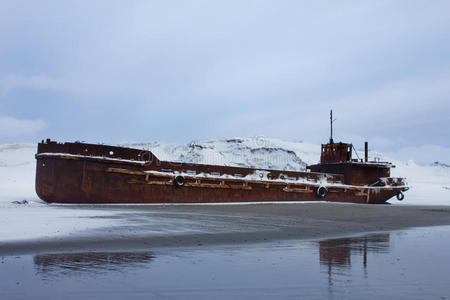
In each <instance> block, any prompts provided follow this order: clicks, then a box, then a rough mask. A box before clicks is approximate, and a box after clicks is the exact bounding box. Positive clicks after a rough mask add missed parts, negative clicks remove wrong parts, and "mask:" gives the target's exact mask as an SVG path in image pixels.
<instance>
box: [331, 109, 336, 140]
mask: <svg viewBox="0 0 450 300" xmlns="http://www.w3.org/2000/svg"><path fill="white" fill-rule="evenodd" d="M334 121H336V119H334V120H333V110H332V109H331V110H330V125H331V126H330V127H331V134H330V144H334V141H333V122H334Z"/></svg>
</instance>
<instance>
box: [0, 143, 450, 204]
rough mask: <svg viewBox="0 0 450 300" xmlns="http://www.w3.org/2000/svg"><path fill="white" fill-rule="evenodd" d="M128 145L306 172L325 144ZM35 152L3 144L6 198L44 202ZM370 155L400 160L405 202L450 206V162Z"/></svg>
mask: <svg viewBox="0 0 450 300" xmlns="http://www.w3.org/2000/svg"><path fill="white" fill-rule="evenodd" d="M122 146H127V147H133V148H140V149H146V150H150V151H152V152H153V153H154V154H155V155H156V156H157V157H158V158H159V159H160V160H169V161H178V162H189V163H202V164H219V165H227V166H240V167H252V168H269V169H280V170H293V171H303V170H305V168H306V166H307V165H309V164H315V163H317V162H318V161H319V158H320V145H316V144H311V143H305V142H288V141H282V140H277V139H271V138H265V137H256V138H231V139H221V140H208V141H193V142H191V143H188V144H186V145H177V144H169V143H161V142H149V143H126V144H122ZM35 153H36V144H0V202H5V201H6V202H8V203H10V202H12V201H15V200H19V201H21V200H24V199H26V200H36V201H39V200H38V199H37V196H36V194H35V192H34V179H35V158H34V155H35ZM357 156H359V157H361V158H362V157H363V156H364V155H363V152H362V151H361V149H358V151H357V153H354V157H357ZM369 159H376V160H380V161H390V162H392V163H393V164H394V165H396V167H395V168H393V169H392V171H391V175H392V176H394V177H406V178H407V180H408V182H409V184H410V186H411V190H410V191H407V192H406V194H405V196H406V197H405V200H404V201H403V202H402V204H403V203H404V204H449V205H450V167H449V166H448V165H446V164H442V163H438V162H437V163H434V164H431V165H419V164H416V163H415V162H414V161H399V160H397V161H396V160H392V159H390V158H389V157H385V156H384V155H383V154H382V153H379V152H376V151H369ZM390 202H392V203H399V202H398V201H396V200H391V201H390Z"/></svg>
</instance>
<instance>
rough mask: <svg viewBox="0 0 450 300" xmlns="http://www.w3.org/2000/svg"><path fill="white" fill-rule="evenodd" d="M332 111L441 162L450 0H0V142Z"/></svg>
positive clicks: (162, 132) (447, 121)
mask: <svg viewBox="0 0 450 300" xmlns="http://www.w3.org/2000/svg"><path fill="white" fill-rule="evenodd" d="M330 109H333V110H334V114H335V117H336V119H337V120H336V123H335V140H342V141H347V142H354V143H355V144H361V143H362V142H363V141H364V140H366V139H367V140H368V141H369V143H370V146H371V148H375V149H378V150H380V151H385V152H394V151H396V149H398V148H399V149H400V148H401V149H402V151H403V152H402V155H404V156H405V157H404V158H406V159H408V157H407V156H408V155H409V153H413V152H414V151H416V152H418V153H419V154H417V153H416V154H417V155H420V153H422V152H423V151H425V152H427V155H431V156H432V157H431V158H430V159H432V160H438V159H441V160H444V161H446V162H450V152H449V149H450V133H449V127H450V115H449V114H450V1H438V0H433V1H412V0H405V1H401V0H396V1H392V0H390V1H380V0H373V1H283V0H273V1H244V0H239V1H232V0H226V1H209V0H208V1H188V0H185V1H167V0H165V1H17V0H14V1H7V0H6V1H5V0H2V1H0V142H18V141H31V142H36V141H39V140H40V139H43V138H46V137H50V138H52V139H57V140H59V141H73V140H84V141H89V142H106V143H117V142H124V141H155V140H156V141H165V142H175V143H184V142H188V141H190V140H195V139H215V138H224V137H233V136H247V137H251V136H256V135H264V136H269V137H274V138H280V139H285V140H292V141H299V140H302V141H308V142H314V143H322V142H326V141H327V139H328V137H329V110H330ZM405 149H406V150H405ZM408 149H410V150H408ZM418 149H419V150H418ZM420 149H422V150H420ZM430 153H431V154H430ZM416 154H414V155H416ZM411 155H412V154H411ZM417 155H416V156H417ZM411 158H413V157H411Z"/></svg>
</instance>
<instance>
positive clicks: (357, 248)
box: [319, 233, 389, 271]
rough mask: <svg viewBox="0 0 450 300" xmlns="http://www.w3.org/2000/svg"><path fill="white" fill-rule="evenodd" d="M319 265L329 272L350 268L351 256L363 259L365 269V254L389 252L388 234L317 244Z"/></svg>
mask: <svg viewBox="0 0 450 300" xmlns="http://www.w3.org/2000/svg"><path fill="white" fill-rule="evenodd" d="M319 252H320V264H321V265H324V266H328V269H329V270H330V271H331V270H332V268H333V267H336V268H350V267H351V256H352V254H356V255H358V256H362V257H363V266H364V268H366V267H367V253H370V252H371V253H386V252H389V233H380V234H371V235H367V236H364V237H355V238H338V239H329V240H323V241H320V242H319Z"/></svg>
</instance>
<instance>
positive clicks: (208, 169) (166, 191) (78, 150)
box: [36, 140, 408, 204]
mask: <svg viewBox="0 0 450 300" xmlns="http://www.w3.org/2000/svg"><path fill="white" fill-rule="evenodd" d="M336 145H337V146H336V147H333V149H335V150H339V149H338V145H339V144H336ZM343 145H346V144H343ZM322 147H323V146H322ZM342 149H343V148H342ZM324 155H325V156H324ZM326 155H327V153H326V151H325V154H324V151H322V157H321V163H320V164H317V165H313V166H309V167H308V168H309V169H310V171H308V172H294V171H283V170H267V169H253V168H240V167H229V166H218V165H204V164H190V163H178V162H168V161H160V160H159V159H158V158H157V157H155V156H154V155H153V153H152V152H151V151H146V150H140V149H132V148H125V147H115V146H107V145H96V144H87V143H57V142H54V141H50V140H47V141H42V142H41V143H39V144H38V152H37V154H36V161H37V168H36V192H37V194H38V196H39V197H40V198H41V199H42V200H44V201H46V202H49V203H53V202H56V203H228V202H282V201H331V202H353V203H369V204H379V203H385V202H386V201H387V200H389V199H390V198H392V197H394V196H397V197H398V196H399V195H402V196H403V194H401V193H402V192H403V191H406V190H407V189H408V187H407V186H406V183H405V182H404V180H403V179H402V178H392V177H389V168H390V167H391V166H390V165H386V164H379V163H368V162H367V163H363V162H355V161H352V160H349V161H343V162H342V161H338V162H337V161H335V158H332V159H331V161H328V162H327V161H326V160H327V157H326ZM333 155H334V154H333ZM322 160H323V162H322ZM329 160H330V159H329Z"/></svg>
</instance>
